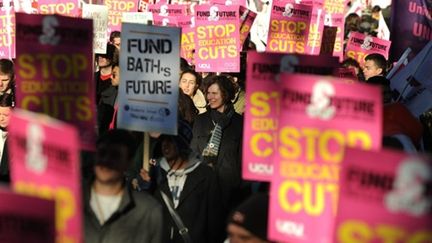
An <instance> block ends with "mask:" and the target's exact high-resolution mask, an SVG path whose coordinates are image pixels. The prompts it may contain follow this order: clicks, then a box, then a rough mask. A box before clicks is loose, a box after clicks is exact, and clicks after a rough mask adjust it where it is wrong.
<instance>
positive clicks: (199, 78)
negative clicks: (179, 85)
mask: <svg viewBox="0 0 432 243" xmlns="http://www.w3.org/2000/svg"><path fill="white" fill-rule="evenodd" d="M186 73H189V74H192V75H193V76H195V83H196V87H195V89H194V92H193V94H194V95H195V93H196V91H197V90H198V88H199V87H200V85H201V82H202V77H201V75H200V74H199V73H197V72H195V71H194V70H192V69H188V70H186V71H184V72H182V74H181V75H180V80H181V79H182V77H183V75H184V74H186Z"/></svg>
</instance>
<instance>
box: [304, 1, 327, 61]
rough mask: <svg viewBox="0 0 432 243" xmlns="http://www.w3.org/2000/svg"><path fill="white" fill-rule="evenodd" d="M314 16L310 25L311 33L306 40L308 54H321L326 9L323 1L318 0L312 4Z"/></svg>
mask: <svg viewBox="0 0 432 243" xmlns="http://www.w3.org/2000/svg"><path fill="white" fill-rule="evenodd" d="M311 6H312V7H313V9H312V18H311V22H310V26H309V34H308V38H307V42H306V54H308V55H319V54H320V50H321V41H322V38H323V29H324V11H323V9H322V2H321V3H320V2H317V3H314V4H313V5H311Z"/></svg>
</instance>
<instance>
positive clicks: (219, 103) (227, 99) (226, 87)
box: [205, 76, 235, 112]
mask: <svg viewBox="0 0 432 243" xmlns="http://www.w3.org/2000/svg"><path fill="white" fill-rule="evenodd" d="M205 93H206V99H207V102H208V106H209V107H210V109H216V110H218V111H219V112H223V111H224V110H225V106H226V105H228V104H231V100H233V99H234V97H235V89H234V85H233V84H232V82H231V80H229V79H228V78H227V77H226V76H212V77H211V78H210V80H209V83H208V86H207V89H206V92H205Z"/></svg>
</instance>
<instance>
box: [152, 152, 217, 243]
mask: <svg viewBox="0 0 432 243" xmlns="http://www.w3.org/2000/svg"><path fill="white" fill-rule="evenodd" d="M195 163H200V162H198V161H191V160H189V163H188V166H187V167H189V168H190V166H193V165H194V164H195ZM161 167H162V168H160V169H159V171H160V175H159V176H158V181H159V182H158V186H157V189H156V190H155V192H154V194H155V197H156V198H157V199H158V200H159V201H160V202H161V204H163V205H164V210H163V211H164V232H163V236H164V238H163V242H164V243H168V242H178V243H183V242H184V241H183V239H182V237H181V236H180V234H179V233H178V227H177V226H176V224H175V223H174V221H173V219H172V217H171V215H170V213H169V211H168V208H167V206H166V204H165V203H164V201H163V199H162V196H161V194H160V191H163V192H164V193H165V194H166V195H167V196H168V197H169V198H170V199H171V203H173V202H172V197H171V195H172V194H171V192H170V189H169V185H168V181H167V179H166V178H167V171H166V170H167V168H165V169H163V168H164V166H162V165H161ZM168 170H169V169H168ZM171 205H173V204H171ZM176 211H177V213H178V215H179V216H180V218H181V219H182V221H183V223H184V225H185V226H186V227H187V228H188V231H189V235H190V237H191V239H192V242H194V243H195V242H196V243H205V242H222V241H223V237H224V230H225V229H224V227H223V226H224V222H225V218H223V216H222V214H221V201H220V191H219V188H218V184H217V180H216V174H215V173H214V171H213V170H212V169H211V168H210V167H208V166H207V165H203V164H201V163H200V164H198V165H197V166H196V167H195V168H194V169H193V170H192V171H190V172H189V173H188V174H187V178H186V182H185V184H184V187H183V190H182V192H181V194H180V199H179V203H178V206H177V208H176Z"/></svg>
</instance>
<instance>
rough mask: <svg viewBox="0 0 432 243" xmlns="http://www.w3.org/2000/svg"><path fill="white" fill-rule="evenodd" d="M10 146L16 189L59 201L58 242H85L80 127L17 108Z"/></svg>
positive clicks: (12, 172) (13, 185)
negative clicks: (83, 237)
mask: <svg viewBox="0 0 432 243" xmlns="http://www.w3.org/2000/svg"><path fill="white" fill-rule="evenodd" d="M19 18H20V17H19V16H18V17H17V19H19ZM8 145H9V149H10V154H11V155H13V156H11V165H10V168H11V181H12V187H13V189H14V191H15V192H17V193H20V194H24V195H28V196H35V197H39V198H43V199H52V200H55V201H56V214H55V217H56V218H55V221H56V232H57V242H71V243H80V242H82V236H83V235H82V212H83V210H82V207H81V185H80V180H81V178H80V162H79V157H78V154H79V148H78V132H77V130H76V129H75V128H74V127H72V126H70V125H67V124H65V123H62V122H59V121H56V120H54V119H50V118H49V117H47V116H43V115H38V114H35V113H32V114H29V112H24V111H22V110H15V111H14V112H13V114H12V117H11V119H10V122H9V126H8Z"/></svg>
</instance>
